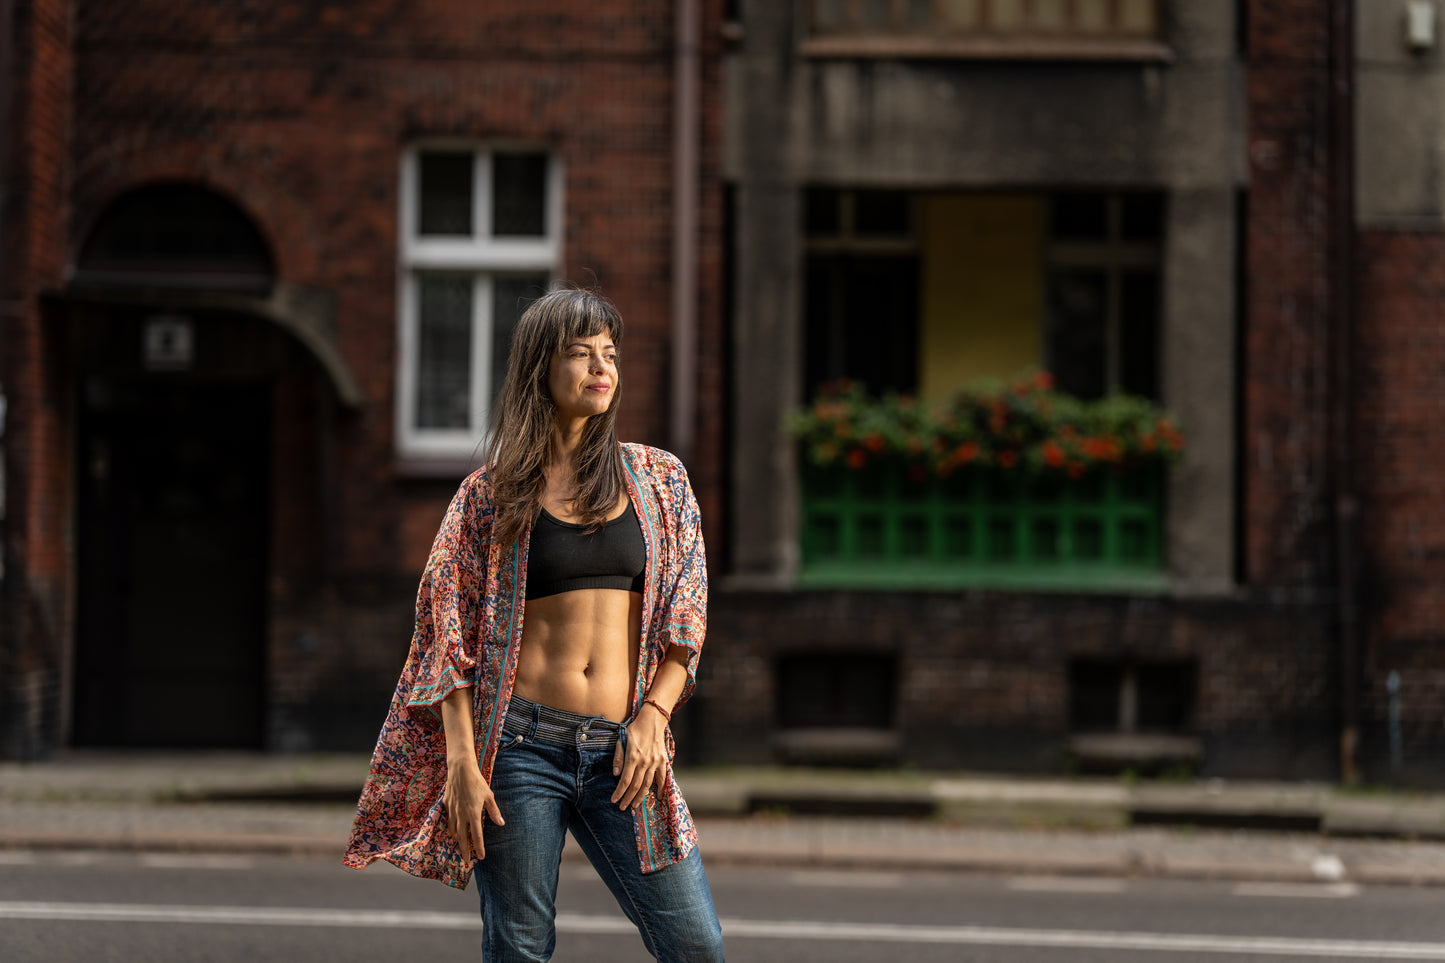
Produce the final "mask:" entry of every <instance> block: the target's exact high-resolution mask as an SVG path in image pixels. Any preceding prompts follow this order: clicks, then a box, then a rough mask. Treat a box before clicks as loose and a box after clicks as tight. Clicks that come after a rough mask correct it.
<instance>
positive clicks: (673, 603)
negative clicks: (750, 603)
mask: <svg viewBox="0 0 1445 963" xmlns="http://www.w3.org/2000/svg"><path fill="white" fill-rule="evenodd" d="M666 490H667V491H668V492H669V494H670V495H671V501H672V502H673V509H674V511H673V513H672V517H671V519H670V521H671V523H672V524H671V526H670V527H671V528H672V530H671V531H669V533H668V534H669V539H670V540H673V543H674V546H675V550H674V554H673V559H674V564H673V567H672V571H671V572H669V575H670V576H671V581H672V584H671V586H670V588H669V590H668V591H667V596H666V599H665V605H666V609H665V611H664V617H663V622H662V633H661V641H662V643H663V644H664V646H665V648H664V650H663V651H664V652H665V651H666V648H670V647H671V646H674V645H676V646H681V647H682V648H684V649H687V653H688V654H687V682H686V683H685V684H684V685H683V689H682V694H681V695H680V696H679V697H678V700H677V704H678V705H682V704H683V703H684V702H686V701H687V700H688V698H689V697H690V696H691V695H692V690H693V688H694V687H695V686H696V685H697V664H698V659H699V658H700V657H701V654H702V642H703V638H704V636H706V635H707V550H706V547H705V546H704V545H703V540H702V514H701V512H699V511H698V507H697V498H696V497H695V496H694V495H693V493H692V485H691V483H690V482H689V481H688V478H687V470H686V469H685V468H683V466H682V463H681V462H678V461H676V460H675V459H674V461H673V465H672V470H671V471H670V472H669V478H668V483H667V486H666Z"/></svg>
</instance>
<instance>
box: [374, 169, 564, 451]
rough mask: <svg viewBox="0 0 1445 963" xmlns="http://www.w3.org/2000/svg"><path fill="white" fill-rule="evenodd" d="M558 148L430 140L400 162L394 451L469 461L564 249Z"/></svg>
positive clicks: (554, 274) (484, 430)
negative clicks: (522, 322) (517, 342)
mask: <svg viewBox="0 0 1445 963" xmlns="http://www.w3.org/2000/svg"><path fill="white" fill-rule="evenodd" d="M561 235H562V171H561V164H560V163H559V162H558V160H557V158H556V157H555V156H554V155H552V154H550V153H548V152H546V151H542V150H537V149H535V148H530V147H518V146H497V145H488V146H477V145H474V144H458V143H448V142H429V143H425V144H418V145H415V146H413V147H411V148H409V149H408V150H407V151H406V152H405V153H404V154H403V156H402V164H401V244H400V250H401V265H400V271H401V276H400V284H399V285H398V293H399V297H398V315H399V316H398V319H397V347H398V351H397V359H398V360H397V364H398V370H397V404H396V419H397V432H396V438H397V449H398V454H399V455H400V456H401V457H402V458H404V459H442V460H452V459H457V458H460V459H468V458H470V457H471V456H472V455H473V454H475V452H476V449H477V445H478V443H479V442H480V441H481V440H482V437H483V435H484V434H485V432H486V427H487V418H488V412H489V409H490V406H491V402H492V399H493V397H494V396H495V395H496V392H497V390H498V388H500V387H501V383H502V377H503V376H504V374H505V373H506V364H507V351H508V346H509V344H510V342H511V336H512V331H513V329H514V328H515V326H516V323H517V318H518V316H519V315H520V314H521V312H522V310H523V309H524V308H525V307H526V305H527V304H528V303H529V302H531V301H533V300H535V299H536V298H537V297H539V296H541V295H542V294H543V293H545V292H546V291H547V288H548V286H549V285H550V284H551V283H552V280H553V278H554V277H556V274H557V270H558V265H559V264H560V263H561V254H562V239H561Z"/></svg>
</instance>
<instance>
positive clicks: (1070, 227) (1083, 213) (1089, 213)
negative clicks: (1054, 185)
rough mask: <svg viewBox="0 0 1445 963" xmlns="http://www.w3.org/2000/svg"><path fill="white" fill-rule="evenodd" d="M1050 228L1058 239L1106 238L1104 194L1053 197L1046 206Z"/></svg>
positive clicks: (1107, 208) (1107, 212)
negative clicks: (1047, 207) (1051, 201)
mask: <svg viewBox="0 0 1445 963" xmlns="http://www.w3.org/2000/svg"><path fill="white" fill-rule="evenodd" d="M1049 227H1050V231H1051V233H1052V234H1053V236H1054V237H1057V238H1069V239H1075V238H1099V239H1103V238H1106V237H1108V236H1109V202H1108V197H1107V195H1104V194H1056V195H1054V198H1053V203H1052V204H1050V206H1049Z"/></svg>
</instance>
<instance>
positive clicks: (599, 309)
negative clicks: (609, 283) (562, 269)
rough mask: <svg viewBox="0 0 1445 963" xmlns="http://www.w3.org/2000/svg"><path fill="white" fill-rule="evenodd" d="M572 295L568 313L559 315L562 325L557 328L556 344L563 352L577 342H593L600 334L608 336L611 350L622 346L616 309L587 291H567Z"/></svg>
mask: <svg viewBox="0 0 1445 963" xmlns="http://www.w3.org/2000/svg"><path fill="white" fill-rule="evenodd" d="M566 293H567V294H568V295H571V297H570V298H568V300H569V301H570V302H571V303H569V304H568V305H567V309H568V310H564V311H561V312H559V313H560V314H561V316H562V317H561V322H562V323H561V324H559V325H558V326H557V344H556V346H555V348H554V350H556V351H561V350H562V348H563V347H564V346H566V345H568V344H571V343H572V342H573V341H576V340H578V339H579V338H595V337H596V336H597V335H599V334H610V335H611V336H612V343H613V345H614V346H616V345H620V344H621V343H622V316H621V315H620V314H618V313H617V309H616V308H614V307H613V306H612V305H611V304H609V303H608V302H607V301H605V300H604V299H602V298H599V297H597V296H596V295H592V294H588V293H587V292H586V291H567V292H566Z"/></svg>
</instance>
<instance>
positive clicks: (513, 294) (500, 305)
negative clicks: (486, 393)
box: [489, 274, 548, 400]
mask: <svg viewBox="0 0 1445 963" xmlns="http://www.w3.org/2000/svg"><path fill="white" fill-rule="evenodd" d="M547 282H548V278H547V275H545V274H516V275H504V276H500V277H497V278H494V279H493V281H492V383H491V385H490V388H489V390H490V392H491V397H492V398H493V399H494V400H495V399H496V397H497V392H499V391H501V390H502V382H503V381H504V380H505V379H506V377H507V358H508V355H509V354H510V353H511V350H512V332H513V331H515V330H516V329H517V319H518V318H520V317H521V316H522V312H523V311H525V310H527V305H529V304H531V303H532V302H533V301H535V300H537V299H538V298H540V297H541V296H542V295H544V294H546V293H547Z"/></svg>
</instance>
